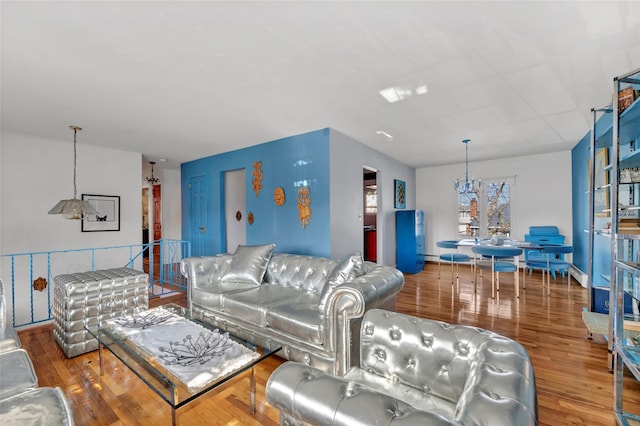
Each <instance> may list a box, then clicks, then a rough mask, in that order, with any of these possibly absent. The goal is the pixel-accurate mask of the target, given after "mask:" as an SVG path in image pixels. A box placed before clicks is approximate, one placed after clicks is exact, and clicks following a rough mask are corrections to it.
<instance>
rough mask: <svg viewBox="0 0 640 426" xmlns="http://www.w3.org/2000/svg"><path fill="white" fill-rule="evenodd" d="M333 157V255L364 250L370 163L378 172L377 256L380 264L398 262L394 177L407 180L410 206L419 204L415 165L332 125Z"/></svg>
mask: <svg viewBox="0 0 640 426" xmlns="http://www.w3.org/2000/svg"><path fill="white" fill-rule="evenodd" d="M330 157H331V158H330V164H331V170H330V173H331V184H330V185H331V201H330V202H331V257H333V258H341V257H343V256H346V255H347V254H349V253H351V252H353V251H355V250H359V251H361V252H363V250H364V231H363V225H364V223H363V218H362V215H363V209H364V200H363V196H362V182H363V176H362V169H363V167H367V168H372V169H375V170H377V172H378V174H377V182H376V184H377V186H378V191H377V193H378V219H377V233H376V234H377V238H378V241H377V246H378V247H377V249H378V250H377V251H378V253H377V254H378V257H377V260H378V263H380V264H384V265H392V266H393V265H395V264H396V230H395V224H396V219H395V211H396V210H395V208H394V189H395V188H394V183H393V181H394V179H400V180H403V181H405V182H406V184H407V205H406V208H407V209H413V208H415V204H416V198H415V188H416V183H415V182H416V171H415V169H414V168H413V167H409V166H407V165H405V164H402V163H400V162H399V161H396V160H394V159H392V158H390V157H387V156H386V155H384V154H382V153H380V152H379V151H375V150H374V149H372V148H369V147H368V146H366V145H364V144H361V143H360V142H358V141H356V140H355V139H352V138H350V137H348V136H346V135H344V134H342V133H340V132H338V131H336V130H334V129H331V139H330ZM354 194H357V195H355V196H354ZM363 253H364V252H363Z"/></svg>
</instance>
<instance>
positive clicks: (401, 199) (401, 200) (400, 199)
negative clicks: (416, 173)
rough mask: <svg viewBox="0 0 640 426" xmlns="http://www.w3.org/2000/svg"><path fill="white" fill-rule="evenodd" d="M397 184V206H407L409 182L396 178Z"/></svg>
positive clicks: (401, 207) (394, 181) (398, 207)
mask: <svg viewBox="0 0 640 426" xmlns="http://www.w3.org/2000/svg"><path fill="white" fill-rule="evenodd" d="M393 183H394V186H395V208H396V209H404V208H406V207H407V184H406V183H405V182H404V181H403V180H398V179H394V180H393Z"/></svg>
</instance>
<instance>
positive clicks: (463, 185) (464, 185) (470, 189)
mask: <svg viewBox="0 0 640 426" xmlns="http://www.w3.org/2000/svg"><path fill="white" fill-rule="evenodd" d="M469 142H471V140H470V139H465V140H463V141H462V143H463V144H464V150H465V161H464V164H465V174H464V182H461V181H460V179H456V180H455V181H454V182H453V187H454V188H455V190H456V192H457V193H458V194H460V195H463V194H477V193H478V192H479V191H480V187H482V179H478V185H477V186H476V182H475V179H473V178H471V180H469Z"/></svg>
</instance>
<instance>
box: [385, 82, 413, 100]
mask: <svg viewBox="0 0 640 426" xmlns="http://www.w3.org/2000/svg"><path fill="white" fill-rule="evenodd" d="M378 93H380V96H382V97H383V98H385V99H386V101H387V102H389V103H390V104H392V103H395V102H399V101H402V100H405V99H407V98H408V97H409V96H411V95H413V91H412V90H411V89H410V88H408V87H401V86H394V87H387V88H386V89H382V90H380V91H378Z"/></svg>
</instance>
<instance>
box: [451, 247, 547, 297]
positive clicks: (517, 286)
mask: <svg viewBox="0 0 640 426" xmlns="http://www.w3.org/2000/svg"><path fill="white" fill-rule="evenodd" d="M457 245H458V247H473V246H477V245H482V246H492V247H509V248H514V247H517V248H520V249H522V250H523V252H526V251H528V250H535V251H539V250H541V249H542V246H541V245H540V244H538V243H537V242H534V241H519V240H513V239H511V238H496V237H493V238H463V239H461V240H460V241H458V243H457ZM519 258H520V256H515V257H514V259H513V262H514V263H515V264H516V265H517V269H516V272H515V273H514V274H513V279H514V286H515V290H516V297H519V296H520V273H519V269H520V259H519ZM474 275H475V274H474Z"/></svg>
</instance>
